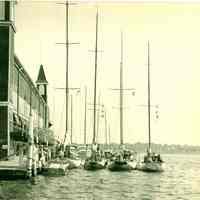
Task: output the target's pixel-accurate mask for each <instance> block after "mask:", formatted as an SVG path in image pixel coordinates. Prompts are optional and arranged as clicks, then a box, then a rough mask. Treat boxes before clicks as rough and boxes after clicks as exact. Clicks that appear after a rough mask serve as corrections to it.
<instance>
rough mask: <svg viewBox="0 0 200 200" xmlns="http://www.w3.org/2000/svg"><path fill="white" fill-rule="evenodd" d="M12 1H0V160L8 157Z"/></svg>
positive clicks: (12, 49) (13, 5) (11, 62)
mask: <svg viewBox="0 0 200 200" xmlns="http://www.w3.org/2000/svg"><path fill="white" fill-rule="evenodd" d="M14 7H15V2H14V1H0V55H1V56H0V159H2V158H5V157H6V156H9V155H10V129H11V127H10V122H11V121H12V117H11V116H12V114H11V112H12V111H11V104H12V95H11V87H12V86H11V85H12V69H13V66H14V34H15V32H16V30H15V25H14Z"/></svg>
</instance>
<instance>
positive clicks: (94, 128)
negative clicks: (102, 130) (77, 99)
mask: <svg viewBox="0 0 200 200" xmlns="http://www.w3.org/2000/svg"><path fill="white" fill-rule="evenodd" d="M97 45H98V11H97V13H96V42H95V72H94V113H93V115H94V116H93V139H92V143H93V144H94V143H95V142H96V138H95V137H96V89H97Z"/></svg>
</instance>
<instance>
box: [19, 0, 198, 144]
mask: <svg viewBox="0 0 200 200" xmlns="http://www.w3.org/2000/svg"><path fill="white" fill-rule="evenodd" d="M97 6H98V10H99V42H98V46H99V47H98V49H99V50H102V51H103V52H100V53H99V54H98V82H97V87H98V91H97V93H98V94H99V93H101V103H103V104H104V105H105V107H106V110H107V118H108V123H109V124H110V130H111V142H119V110H118V109H115V107H118V106H119V93H118V92H116V91H111V90H109V89H110V88H119V69H120V68H119V67H120V30H122V31H123V35H124V65H123V68H124V88H135V90H136V92H135V96H133V95H132V94H131V92H128V91H127V92H124V107H125V109H124V141H125V142H129V143H135V142H147V141H148V137H147V136H148V126H147V125H148V124H147V107H146V106H140V105H147V41H148V40H149V41H150V62H151V66H150V68H151V90H152V93H151V103H152V105H159V109H158V112H159V118H158V119H156V117H155V112H156V109H155V107H152V115H151V116H152V118H151V122H152V141H153V142H155V143H161V144H165V143H166V144H192V145H199V144H200V125H199V119H200V104H199V102H200V95H199V91H200V90H199V85H200V84H199V83H200V79H199V76H200V56H199V55H200V4H197V3H196V4H195V3H193V4H188V3H134V2H132V3H131V2H129V3H120V2H115V3H114V2H110V3H105V2H104V3H100V2H99V3H98V4H97V3H86V2H85V3H83V2H81V3H78V4H76V5H71V6H70V13H69V40H70V42H79V43H80V44H79V45H71V46H70V49H69V87H80V88H81V92H80V93H77V92H75V91H71V92H70V94H72V95H73V100H74V101H73V105H74V114H73V115H74V117H73V118H74V119H73V121H74V129H73V132H74V142H83V120H84V86H87V88H88V103H92V100H93V98H92V95H93V85H94V84H93V77H94V53H93V52H91V51H90V50H94V47H95V15H96V8H97ZM16 27H17V33H16V37H15V52H16V54H17V55H18V57H19V58H20V60H21V61H22V63H23V64H24V66H25V69H26V70H27V71H28V72H29V74H30V76H31V77H32V79H33V80H36V78H37V73H38V70H39V65H40V64H43V65H44V70H45V72H46V77H47V79H48V82H49V94H48V98H49V104H50V108H51V119H52V120H53V123H54V130H55V133H56V135H60V136H61V137H62V136H63V134H64V130H65V112H64V109H65V106H64V105H65V93H64V91H58V90H54V88H56V87H65V46H62V45H57V44H56V43H58V42H65V7H64V6H63V5H59V4H56V2H55V1H34V2H33V1H28V2H25V1H19V3H18V4H17V6H16ZM91 109H92V106H91V105H88V110H87V113H88V114H87V116H88V123H87V132H88V134H87V138H88V142H91V140H92V122H93V121H92V114H93V111H92V110H91ZM69 115H70V114H69ZM69 119H70V118H69ZM104 140H105V137H104V119H103V118H101V122H100V137H99V141H100V142H103V141H104Z"/></svg>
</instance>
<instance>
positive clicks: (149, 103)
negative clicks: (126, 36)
mask: <svg viewBox="0 0 200 200" xmlns="http://www.w3.org/2000/svg"><path fill="white" fill-rule="evenodd" d="M150 92H151V91H150V45H149V41H148V131H149V150H150V149H151V102H150V96H151V93H150Z"/></svg>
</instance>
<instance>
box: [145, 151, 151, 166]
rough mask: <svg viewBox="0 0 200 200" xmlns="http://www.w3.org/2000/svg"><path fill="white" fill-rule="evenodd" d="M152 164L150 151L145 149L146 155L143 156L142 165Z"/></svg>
mask: <svg viewBox="0 0 200 200" xmlns="http://www.w3.org/2000/svg"><path fill="white" fill-rule="evenodd" d="M149 162H153V160H152V156H151V149H147V155H146V156H144V163H149Z"/></svg>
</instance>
